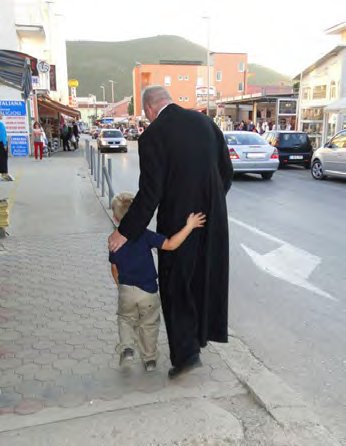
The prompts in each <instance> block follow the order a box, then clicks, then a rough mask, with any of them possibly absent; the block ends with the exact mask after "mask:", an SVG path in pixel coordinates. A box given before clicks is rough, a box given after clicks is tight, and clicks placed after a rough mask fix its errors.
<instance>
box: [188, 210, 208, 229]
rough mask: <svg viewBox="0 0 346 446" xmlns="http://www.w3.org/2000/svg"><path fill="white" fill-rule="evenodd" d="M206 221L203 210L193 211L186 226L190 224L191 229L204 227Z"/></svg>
mask: <svg viewBox="0 0 346 446" xmlns="http://www.w3.org/2000/svg"><path fill="white" fill-rule="evenodd" d="M206 221H207V218H206V216H205V214H203V213H202V212H198V214H194V213H192V214H190V215H189V217H188V219H187V220H186V226H188V227H189V228H190V229H194V228H202V227H203V226H204V224H205V222H206Z"/></svg>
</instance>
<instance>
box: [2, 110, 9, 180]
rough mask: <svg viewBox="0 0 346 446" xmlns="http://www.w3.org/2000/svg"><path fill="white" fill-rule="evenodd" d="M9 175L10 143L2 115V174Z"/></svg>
mask: <svg viewBox="0 0 346 446" xmlns="http://www.w3.org/2000/svg"><path fill="white" fill-rule="evenodd" d="M2 173H8V142H7V132H6V126H5V124H4V123H3V122H2V114H1V113H0V174H2Z"/></svg>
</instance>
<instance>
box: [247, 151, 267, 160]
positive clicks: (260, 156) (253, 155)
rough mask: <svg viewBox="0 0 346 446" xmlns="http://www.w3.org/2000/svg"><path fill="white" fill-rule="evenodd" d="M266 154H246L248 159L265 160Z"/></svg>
mask: <svg viewBox="0 0 346 446" xmlns="http://www.w3.org/2000/svg"><path fill="white" fill-rule="evenodd" d="M265 156H266V154H265V153H259V152H250V153H247V154H246V158H250V159H263V158H265Z"/></svg>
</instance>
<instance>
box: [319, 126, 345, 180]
mask: <svg viewBox="0 0 346 446" xmlns="http://www.w3.org/2000/svg"><path fill="white" fill-rule="evenodd" d="M311 174H312V176H313V178H315V180H323V179H325V178H327V176H336V177H344V178H345V177H346V130H342V131H341V132H338V133H337V134H336V135H334V136H333V137H332V139H330V140H329V141H328V142H327V143H326V144H325V145H324V146H323V147H320V148H319V149H317V150H315V152H314V154H313V156H312V162H311Z"/></svg>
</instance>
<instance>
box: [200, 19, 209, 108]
mask: <svg viewBox="0 0 346 446" xmlns="http://www.w3.org/2000/svg"><path fill="white" fill-rule="evenodd" d="M202 19H205V20H206V21H207V70H208V71H207V88H208V91H207V116H209V114H210V16H203V17H202Z"/></svg>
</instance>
